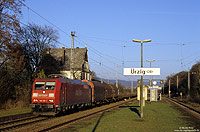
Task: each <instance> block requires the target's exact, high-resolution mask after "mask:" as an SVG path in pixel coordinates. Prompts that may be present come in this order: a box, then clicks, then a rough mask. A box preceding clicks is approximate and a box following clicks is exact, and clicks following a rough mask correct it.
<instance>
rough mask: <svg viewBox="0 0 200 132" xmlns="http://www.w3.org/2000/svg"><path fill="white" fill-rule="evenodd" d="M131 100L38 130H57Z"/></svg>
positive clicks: (41, 131) (43, 131) (44, 131)
mask: <svg viewBox="0 0 200 132" xmlns="http://www.w3.org/2000/svg"><path fill="white" fill-rule="evenodd" d="M133 101H136V100H133V99H131V100H129V101H123V102H121V103H119V104H116V105H113V106H110V107H106V108H103V109H101V110H97V111H94V112H91V113H88V114H86V115H83V116H79V117H77V118H72V119H71V120H68V121H66V122H63V123H60V124H57V125H54V126H51V127H48V128H45V129H42V130H40V131H39V132H46V131H56V130H59V129H62V128H63V127H66V126H67V125H69V124H71V123H74V122H78V121H80V120H83V119H86V118H89V117H91V116H94V115H97V114H99V113H103V112H105V111H109V110H111V109H113V108H117V107H119V106H121V105H123V104H126V103H129V102H133Z"/></svg>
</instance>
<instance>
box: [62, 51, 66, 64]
mask: <svg viewBox="0 0 200 132" xmlns="http://www.w3.org/2000/svg"><path fill="white" fill-rule="evenodd" d="M62 51H63V57H62V58H63V59H62V64H65V47H62Z"/></svg>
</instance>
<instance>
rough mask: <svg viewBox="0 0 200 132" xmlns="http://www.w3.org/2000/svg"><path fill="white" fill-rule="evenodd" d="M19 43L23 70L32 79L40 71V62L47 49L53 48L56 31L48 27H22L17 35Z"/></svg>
mask: <svg viewBox="0 0 200 132" xmlns="http://www.w3.org/2000/svg"><path fill="white" fill-rule="evenodd" d="M18 39H19V42H20V43H21V44H22V47H23V52H24V54H25V56H24V62H26V65H25V68H26V70H27V72H28V73H29V74H30V75H32V77H33V78H34V77H35V76H36V75H37V73H38V72H39V71H40V70H41V69H42V67H41V60H42V58H43V57H44V56H45V54H46V52H47V50H48V49H49V48H52V47H55V44H56V42H57V39H58V36H57V31H56V30H54V29H53V28H52V27H49V26H43V27H42V26H38V25H35V24H29V25H28V26H27V27H23V28H22V31H21V32H20V34H19V37H18Z"/></svg>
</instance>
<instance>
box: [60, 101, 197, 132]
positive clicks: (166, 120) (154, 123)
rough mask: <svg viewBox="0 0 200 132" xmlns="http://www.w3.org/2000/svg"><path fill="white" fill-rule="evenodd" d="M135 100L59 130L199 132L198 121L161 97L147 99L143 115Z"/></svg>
mask: <svg viewBox="0 0 200 132" xmlns="http://www.w3.org/2000/svg"><path fill="white" fill-rule="evenodd" d="M139 109H140V107H139V106H138V103H131V104H126V105H123V106H120V107H119V108H116V109H114V110H111V111H107V112H104V113H101V114H99V115H98V116H96V117H93V118H90V119H87V120H84V121H82V122H80V123H76V124H73V125H70V126H69V127H68V128H66V129H64V130H62V132H177V131H200V123H199V122H200V121H199V120H197V119H194V118H193V117H191V116H190V115H188V114H187V113H185V112H184V111H181V110H180V109H179V108H178V107H177V106H175V105H174V104H171V103H169V102H167V101H166V99H163V100H162V101H158V102H146V105H145V107H144V118H143V119H141V118H140V116H139Z"/></svg>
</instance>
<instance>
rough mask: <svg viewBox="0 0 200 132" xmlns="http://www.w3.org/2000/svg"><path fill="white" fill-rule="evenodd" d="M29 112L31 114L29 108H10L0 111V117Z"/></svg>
mask: <svg viewBox="0 0 200 132" xmlns="http://www.w3.org/2000/svg"><path fill="white" fill-rule="evenodd" d="M29 112H31V108H29V107H25V108H22V107H16V108H11V109H7V110H0V117H3V116H10V115H16V114H23V113H29Z"/></svg>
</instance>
